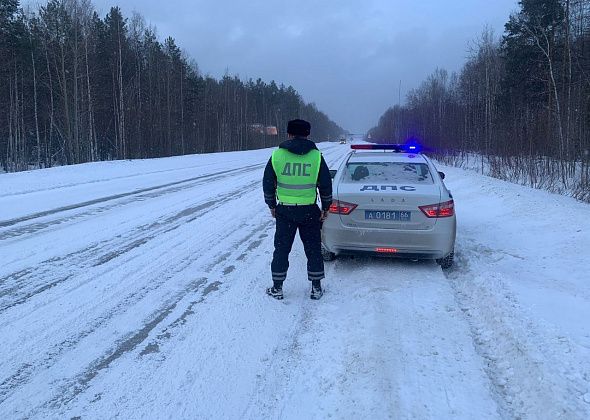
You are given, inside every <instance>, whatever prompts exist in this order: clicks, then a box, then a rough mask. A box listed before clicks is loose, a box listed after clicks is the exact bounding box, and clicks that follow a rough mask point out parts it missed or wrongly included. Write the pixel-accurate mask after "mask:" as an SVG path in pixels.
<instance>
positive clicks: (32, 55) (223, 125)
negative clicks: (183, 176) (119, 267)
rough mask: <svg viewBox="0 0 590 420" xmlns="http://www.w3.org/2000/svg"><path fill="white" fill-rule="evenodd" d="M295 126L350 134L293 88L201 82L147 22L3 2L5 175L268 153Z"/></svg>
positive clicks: (57, 1)
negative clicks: (115, 162)
mask: <svg viewBox="0 0 590 420" xmlns="http://www.w3.org/2000/svg"><path fill="white" fill-rule="evenodd" d="M197 58H198V57H197ZM297 117H299V118H304V119H307V120H309V121H310V122H311V124H312V127H313V129H312V137H313V138H314V139H316V140H326V139H329V138H335V137H337V136H338V135H339V134H340V133H341V132H342V129H341V128H340V127H338V125H337V124H335V123H334V122H332V121H331V120H330V119H329V118H328V117H327V116H326V115H325V114H324V113H322V112H321V111H319V110H318V109H317V108H316V106H315V105H314V104H310V103H305V102H304V101H303V99H302V98H301V96H300V95H299V94H298V93H297V91H296V90H295V89H294V88H293V87H291V86H288V87H285V86H283V85H277V84H276V83H275V82H274V81H272V82H270V83H266V82H264V81H262V80H260V79H258V80H247V81H243V80H241V79H239V78H238V77H237V76H230V75H225V76H223V77H222V78H221V80H217V79H215V78H213V77H210V76H207V75H204V74H202V73H201V72H200V71H199V68H198V66H197V64H196V62H195V61H193V59H192V58H191V57H188V56H187V55H186V54H185V53H183V51H182V50H181V47H180V46H178V45H177V44H176V42H175V41H174V39H172V38H171V37H168V38H166V39H164V40H163V41H162V40H160V39H159V37H158V35H157V32H156V28H154V27H151V26H149V25H147V24H146V22H145V20H144V19H143V18H142V16H141V15H139V14H134V15H133V16H131V17H125V16H123V15H122V12H121V10H120V9H119V8H117V7H113V8H111V10H110V11H109V12H108V13H107V15H106V16H104V17H102V16H99V15H98V14H97V13H96V12H95V9H94V7H93V5H92V3H91V1H90V0H50V1H49V2H48V3H47V4H45V5H42V6H40V7H39V8H38V10H28V9H27V10H23V8H22V7H21V5H20V4H19V0H0V165H1V168H0V169H2V170H4V171H20V170H26V169H30V168H43V167H50V166H54V165H65V164H76V163H83V162H92V161H100V160H110V159H133V158H150V157H162V156H173V155H181V154H189V153H203V152H214V151H230V150H246V149H252V148H260V147H269V146H273V145H276V144H277V143H278V142H279V140H281V139H284V137H285V130H286V122H287V121H288V120H290V119H293V118H297ZM275 127H276V129H277V130H278V132H277V131H275ZM277 134H278V135H277Z"/></svg>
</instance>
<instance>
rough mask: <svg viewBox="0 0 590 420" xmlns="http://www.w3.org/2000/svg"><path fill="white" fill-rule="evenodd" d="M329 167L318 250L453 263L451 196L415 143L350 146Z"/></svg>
mask: <svg viewBox="0 0 590 420" xmlns="http://www.w3.org/2000/svg"><path fill="white" fill-rule="evenodd" d="M351 149H353V150H352V151H351V152H350V153H349V155H348V156H347V157H346V158H345V159H344V160H343V161H342V163H341V165H340V167H339V168H338V169H337V170H332V171H331V174H332V176H333V179H334V181H333V196H334V202H333V204H332V206H331V207H330V215H329V216H328V219H327V220H326V221H325V222H324V225H323V228H322V253H323V257H324V260H326V261H330V260H333V259H334V258H336V256H337V255H339V254H357V253H366V254H372V255H381V256H394V257H405V258H412V259H435V260H436V261H437V263H438V264H440V265H441V267H442V268H444V269H447V268H450V267H451V266H452V265H453V258H454V247H455V235H456V218H455V209H454V201H453V196H452V195H451V193H450V191H449V190H448V189H447V187H446V186H445V184H444V182H443V179H444V177H445V175H444V173H442V172H438V171H437V170H436V167H435V166H434V164H433V163H432V161H431V160H430V159H428V157H426V156H425V155H422V154H420V153H419V151H418V150H417V149H418V146H415V145H413V146H408V147H405V146H400V145H373V144H360V145H352V146H351Z"/></svg>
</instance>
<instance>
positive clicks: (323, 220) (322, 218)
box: [320, 210, 329, 222]
mask: <svg viewBox="0 0 590 420" xmlns="http://www.w3.org/2000/svg"><path fill="white" fill-rule="evenodd" d="M328 213H329V212H328V210H323V211H322V214H321V216H320V221H321V222H325V221H326V219H327V218H328Z"/></svg>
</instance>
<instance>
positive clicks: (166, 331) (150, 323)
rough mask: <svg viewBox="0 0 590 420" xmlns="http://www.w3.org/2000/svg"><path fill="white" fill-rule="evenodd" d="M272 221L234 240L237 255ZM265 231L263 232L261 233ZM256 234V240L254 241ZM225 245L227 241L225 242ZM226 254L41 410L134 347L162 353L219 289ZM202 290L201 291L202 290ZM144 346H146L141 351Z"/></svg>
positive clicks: (68, 397)
mask: <svg viewBox="0 0 590 420" xmlns="http://www.w3.org/2000/svg"><path fill="white" fill-rule="evenodd" d="M271 223H272V222H266V223H263V224H262V225H259V226H256V227H255V228H254V229H253V230H251V231H250V232H249V233H248V234H247V235H246V236H244V237H243V238H242V239H240V240H239V241H238V242H236V243H235V248H236V250H235V251H234V254H237V253H238V252H240V249H239V248H240V246H241V245H246V249H252V250H253V249H255V248H257V246H252V244H253V243H258V244H260V243H261V242H262V240H263V239H264V238H266V237H268V234H267V233H266V232H267V231H268V229H269V228H270V225H271ZM261 232H262V233H261ZM254 237H256V239H255V240H252V239H253V238H254ZM223 246H225V244H224V245H223ZM229 257H230V256H228V255H227V253H222V254H221V255H218V257H217V258H216V259H215V262H214V263H212V264H209V265H208V266H207V269H206V272H205V274H206V275H207V276H206V277H201V278H199V279H197V280H196V281H193V282H191V283H190V284H189V286H188V287H187V288H185V289H184V290H183V291H181V292H179V293H177V294H176V295H175V296H174V297H173V298H171V299H169V300H168V301H167V302H166V303H165V304H164V305H162V306H161V307H160V308H159V309H157V310H156V311H154V312H153V313H152V314H151V315H150V316H149V317H147V319H146V321H145V322H144V323H143V326H142V327H141V328H139V329H137V330H135V331H133V332H131V333H128V334H127V335H126V336H125V337H123V338H122V339H121V340H119V341H117V343H115V344H114V346H113V347H112V348H111V349H109V350H108V351H107V352H106V353H104V354H103V355H102V356H100V357H99V358H97V359H96V360H94V361H93V362H92V363H90V364H89V365H88V367H87V368H86V369H85V370H84V372H82V373H79V374H77V375H76V376H75V377H73V378H70V379H68V380H66V382H67V384H66V385H64V386H62V387H61V388H60V390H59V391H58V392H57V394H58V395H56V396H55V397H54V398H51V399H50V400H48V401H46V402H45V403H43V404H42V405H41V406H40V407H38V409H39V410H55V409H58V408H61V409H63V408H64V407H66V406H67V405H68V404H69V403H71V402H72V401H73V400H74V399H76V398H77V397H78V396H79V395H80V394H82V393H83V392H84V391H85V390H87V389H88V388H89V387H90V384H91V382H92V380H94V379H95V378H96V377H97V376H98V375H99V374H100V373H101V372H102V371H103V370H105V369H107V368H109V367H110V366H111V365H112V364H113V363H115V362H116V361H117V360H118V359H120V358H121V357H123V356H125V355H126V354H129V353H131V352H133V351H135V350H137V351H138V356H139V357H143V356H145V355H147V354H150V353H154V352H159V347H160V346H161V345H162V344H163V343H164V342H165V341H167V340H170V339H171V338H172V337H173V335H176V334H179V333H180V328H181V327H182V326H183V325H184V324H185V323H186V322H187V320H188V318H189V317H190V316H192V315H194V314H195V311H196V306H197V305H200V304H202V303H203V302H204V301H205V299H206V298H207V297H208V296H209V295H210V294H211V293H214V292H217V291H218V290H220V287H221V285H222V284H223V283H222V282H221V281H219V280H212V278H215V277H219V276H220V275H219V274H218V275H214V274H215V273H214V272H215V271H218V272H221V271H223V270H224V268H222V267H221V266H222V265H224V264H225V263H227V260H229ZM199 292H200V293H199ZM191 296H195V298H196V299H194V300H191V301H190V302H188V303H186V304H184V305H183V306H184V309H183V310H182V312H181V313H180V315H179V316H177V317H175V318H173V319H171V320H170V321H169V322H167V323H166V325H161V324H163V322H164V321H165V320H166V319H167V318H169V317H170V315H171V314H172V313H175V312H176V310H177V309H179V308H180V306H181V305H182V302H183V301H184V300H186V299H187V298H190V297H191ZM158 329H159V330H160V331H159V333H157V334H156V336H155V337H154V339H152V340H150V341H149V342H148V343H147V344H145V345H144V342H145V341H146V340H147V339H148V337H149V336H150V334H151V333H152V332H154V331H156V330H158ZM142 345H143V349H142V350H139V349H140V348H141V346H142ZM36 410H37V409H35V410H33V412H32V413H30V414H31V415H33V416H34V415H36V414H37V413H36Z"/></svg>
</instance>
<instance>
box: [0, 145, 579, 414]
mask: <svg viewBox="0 0 590 420" xmlns="http://www.w3.org/2000/svg"><path fill="white" fill-rule="evenodd" d="M320 147H321V148H322V150H323V153H324V156H325V157H326V160H327V161H328V162H329V163H332V164H333V165H331V166H334V165H335V163H336V162H337V161H338V160H340V159H341V158H342V157H343V156H344V154H345V153H346V152H347V151H348V148H347V147H346V146H342V145H336V144H322V145H320ZM269 155H270V150H259V151H251V152H237V153H223V154H212V155H201V156H186V157H177V158H170V159H154V160H146V161H135V162H107V163H96V164H86V165H78V166H75V167H64V168H54V169H50V170H43V171H35V172H29V173H21V174H5V175H0V253H1V266H0V337H1V340H0V342H1V346H0V418H3V419H4V418H11V419H12V418H40V419H41V418H122V419H135V418H138V419H139V418H158V419H159V418H175V419H176V418H187V419H188V418H191V419H192V418H211V419H221V418H252V419H260V418H293V419H304V418H318V419H323V418H329V417H331V418H344V419H348V418H351V419H352V418H355V419H357V418H394V419H423V418H432V419H446V418H465V419H472V418H478V419H486V418H530V419H545V418H547V419H555V418H564V419H578V418H579V419H584V418H589V417H590V322H588V320H589V319H590V266H589V264H590V235H589V234H588V233H589V231H590V206H588V205H584V204H581V203H577V202H575V201H573V200H572V199H569V198H566V197H561V196H556V195H551V194H548V193H546V192H542V191H535V190H530V189H528V188H525V187H521V186H517V185H513V184H509V183H506V182H502V181H498V180H495V179H491V178H487V177H483V176H481V175H478V174H475V173H472V172H467V171H464V170H459V169H454V168H442V167H441V169H443V170H444V171H445V172H446V173H447V179H446V183H447V185H448V186H449V187H450V189H451V190H452V191H453V194H454V196H455V201H456V206H457V215H458V238H457V241H458V243H457V264H456V267H455V268H454V269H453V270H451V271H450V272H448V273H443V272H442V271H441V270H440V267H438V266H437V265H436V264H435V263H434V262H417V263H416V262H411V261H401V260H386V259H385V260H383V259H371V258H355V259H350V258H346V259H339V260H337V261H335V262H334V263H328V265H327V279H326V281H325V288H326V294H325V296H324V298H323V299H322V300H321V301H319V302H315V301H311V300H310V299H309V295H308V292H309V291H308V287H309V285H308V282H307V280H306V274H305V273H306V268H305V257H304V253H303V249H302V247H301V246H300V244H299V243H297V245H296V246H295V247H294V250H293V253H292V257H291V268H290V271H289V277H288V279H287V283H286V284H285V295H286V296H285V300H284V301H282V302H278V301H274V300H272V299H270V298H268V297H267V296H265V295H264V293H263V291H264V287H265V286H267V285H268V284H269V283H270V280H269V279H270V272H269V271H270V270H269V264H270V258H271V253H272V235H273V229H274V222H273V219H272V218H271V217H270V215H269V213H268V210H267V209H266V206H265V204H264V202H263V199H262V191H261V178H262V171H263V168H264V164H265V163H266V160H267V159H268V157H269Z"/></svg>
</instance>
